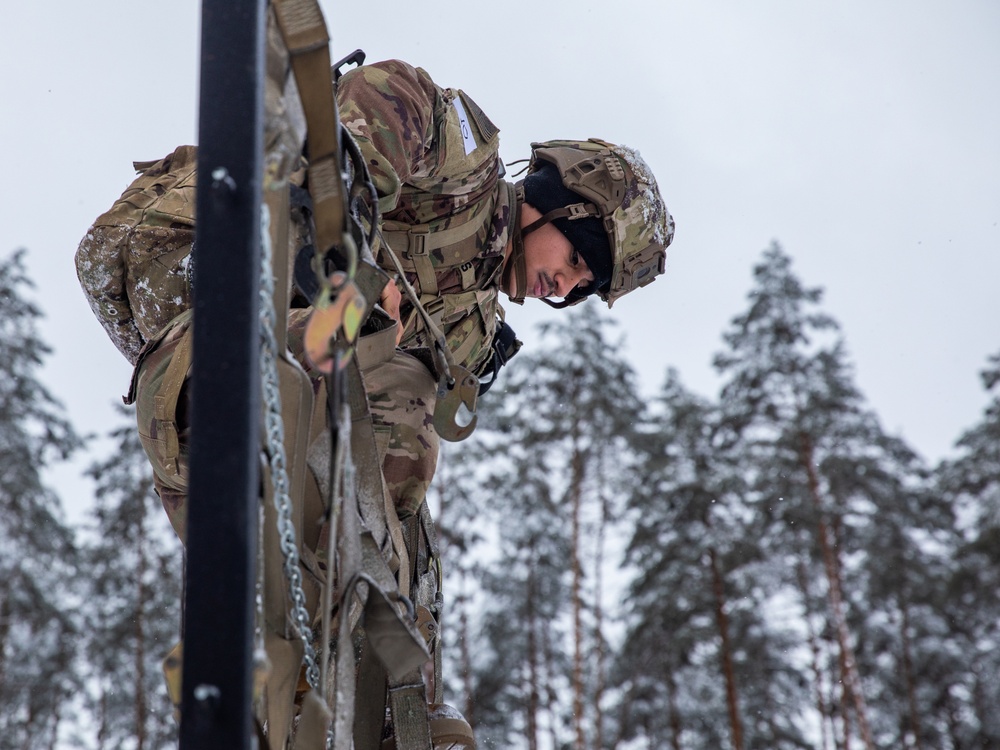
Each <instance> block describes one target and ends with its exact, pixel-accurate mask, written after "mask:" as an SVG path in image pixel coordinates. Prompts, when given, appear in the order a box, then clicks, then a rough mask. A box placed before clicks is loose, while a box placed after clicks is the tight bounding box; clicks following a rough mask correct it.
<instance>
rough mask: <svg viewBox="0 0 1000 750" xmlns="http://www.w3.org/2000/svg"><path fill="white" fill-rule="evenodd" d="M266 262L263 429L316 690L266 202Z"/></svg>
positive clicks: (296, 619)
mask: <svg viewBox="0 0 1000 750" xmlns="http://www.w3.org/2000/svg"><path fill="white" fill-rule="evenodd" d="M260 221H261V261H260V335H261V347H260V375H261V378H260V379H261V389H262V392H263V397H264V406H265V410H264V432H265V436H266V441H267V444H266V449H267V454H268V460H269V462H270V467H271V483H272V486H273V491H274V508H275V510H276V511H277V516H278V519H277V523H278V537H279V540H280V545H281V554H282V557H283V558H284V571H285V578H286V579H287V580H288V594H289V598H290V599H291V604H292V610H291V617H292V622H293V623H294V624H295V626H296V628H297V629H298V631H299V637H300V638H301V639H302V643H303V645H304V646H305V656H304V662H305V666H306V682H308V683H309V687H311V688H312V689H313V690H317V689H319V684H320V680H319V665H318V664H317V663H316V650H315V649H314V648H313V643H312V629H311V627H310V624H309V612H308V610H307V609H306V595H305V592H304V591H303V589H302V571H301V570H299V547H298V543H297V542H296V539H295V525H294V524H293V522H292V499H291V497H290V496H289V482H288V470H287V468H286V467H287V458H286V456H285V428H284V422H283V420H282V418H281V392H280V390H279V387H278V363H277V357H278V351H277V349H278V342H277V339H276V337H275V335H274V326H275V321H276V318H277V315H276V313H275V310H274V275H273V271H272V269H271V231H270V227H271V216H270V212H269V211H268V208H267V206H266V205H264V206H261V220H260Z"/></svg>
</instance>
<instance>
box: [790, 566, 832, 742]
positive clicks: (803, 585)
mask: <svg viewBox="0 0 1000 750" xmlns="http://www.w3.org/2000/svg"><path fill="white" fill-rule="evenodd" d="M797 574H798V579H799V589H800V590H801V591H802V603H803V606H804V607H805V621H806V634H807V636H808V638H809V651H810V654H811V660H812V673H813V689H814V690H815V693H816V710H817V711H818V712H819V731H820V743H821V744H820V749H821V750H829V747H830V745H829V738H828V737H827V726H828V725H829V726H830V728H831V729H832V722H831V721H830V720H831V716H830V710H829V708H828V707H827V705H826V698H825V696H824V695H823V668H822V666H821V663H820V654H821V651H820V647H819V640H818V638H817V636H816V631H815V630H814V629H813V623H812V618H813V612H812V606H811V605H810V603H809V602H810V598H809V576H808V573H807V571H806V566H805V563H803V562H801V561H800V562H799V564H798V569H797Z"/></svg>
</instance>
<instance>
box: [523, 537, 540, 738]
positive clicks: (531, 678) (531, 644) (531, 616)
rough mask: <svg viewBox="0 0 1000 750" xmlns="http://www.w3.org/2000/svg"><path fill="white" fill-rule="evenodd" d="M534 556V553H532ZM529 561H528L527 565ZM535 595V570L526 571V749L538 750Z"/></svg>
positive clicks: (538, 700) (538, 699)
mask: <svg viewBox="0 0 1000 750" xmlns="http://www.w3.org/2000/svg"><path fill="white" fill-rule="evenodd" d="M532 557H534V555H532ZM530 564H531V563H530V562H529V565H530ZM536 596H537V592H536V587H535V571H534V570H532V571H530V572H529V573H528V601H527V610H528V611H527V613H526V614H527V620H528V621H527V622H526V623H525V627H527V629H528V682H529V685H528V717H527V719H528V721H527V724H528V726H527V732H528V750H538V710H539V703H540V693H539V687H538V683H539V675H538V645H537V641H536V636H537V630H538V629H537V625H536V623H535V620H536V619H537V618H536V617H535V597H536Z"/></svg>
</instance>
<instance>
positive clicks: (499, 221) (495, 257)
mask: <svg viewBox="0 0 1000 750" xmlns="http://www.w3.org/2000/svg"><path fill="white" fill-rule="evenodd" d="M338 101H339V105H340V119H341V122H342V123H343V124H344V125H345V126H346V127H347V128H348V129H349V130H350V131H351V133H352V134H353V135H354V138H355V140H356V141H357V142H358V145H359V146H360V147H361V150H362V153H363V154H364V155H365V158H366V160H367V163H368V168H369V170H370V172H371V177H372V180H373V182H374V184H375V188H376V190H377V192H378V195H379V207H380V209H381V211H382V220H383V227H382V229H383V232H382V237H381V240H380V242H379V243H378V245H377V247H376V248H374V250H375V253H376V258H377V260H378V262H379V265H381V266H382V267H383V268H386V269H388V270H390V271H392V270H393V268H394V267H393V264H392V262H391V260H390V259H389V258H388V256H387V250H386V248H385V247H384V245H385V244H386V243H387V244H388V245H389V247H390V248H391V249H392V250H393V251H395V253H396V255H397V256H398V257H399V259H400V261H401V262H402V264H403V267H404V269H405V270H406V275H407V280H408V281H409V282H410V283H411V284H412V285H413V286H414V288H415V289H416V291H417V292H418V294H419V295H420V297H421V302H422V304H423V305H424V307H425V309H427V311H428V312H429V313H430V314H431V315H432V317H434V318H435V319H436V321H439V322H440V325H441V327H442V330H443V331H444V333H445V337H446V338H447V340H448V344H449V347H450V348H451V350H452V352H453V353H454V355H455V358H456V361H458V363H459V364H462V365H463V366H465V367H467V368H469V369H470V370H473V371H474V372H479V371H481V369H482V367H483V365H484V364H485V363H486V362H487V361H488V360H489V359H490V353H491V349H490V345H491V343H492V340H493V336H494V332H495V329H496V322H497V316H498V315H501V316H502V315H503V310H502V308H501V307H500V305H499V303H498V300H497V292H498V290H499V284H500V276H501V273H500V271H501V267H502V266H503V257H504V249H505V247H506V246H507V243H508V240H509V237H510V231H509V229H510V225H511V223H512V221H513V216H514V213H515V211H514V208H515V200H514V196H513V187H512V186H511V185H509V184H507V183H505V182H504V181H503V180H502V179H501V177H502V176H503V164H502V162H501V161H500V158H499V155H498V148H499V138H498V131H497V128H496V127H495V126H494V125H493V123H492V122H490V121H489V119H488V118H487V117H486V115H485V114H483V112H482V110H481V109H480V108H479V107H478V106H477V105H476V103H475V102H474V101H473V100H472V99H471V98H470V97H469V96H468V95H467V94H465V93H464V92H462V91H459V90H457V89H447V88H445V89H443V88H440V87H439V86H437V85H435V83H434V82H433V81H432V80H431V78H430V76H428V74H427V73H426V72H425V71H424V70H422V69H420V68H414V67H413V66H411V65H408V64H406V63H404V62H400V61H398V60H389V61H387V62H381V63H375V64H373V65H366V66H363V67H361V68H357V69H355V70H352V71H351V72H349V73H347V74H346V75H345V76H344V77H343V78H342V79H341V80H340V83H339V87H338ZM470 233H471V236H467V238H466V239H461V237H462V235H470ZM401 317H402V320H403V324H404V338H403V341H402V343H401V346H402V347H403V348H410V347H420V346H427V345H429V343H430V341H429V338H428V335H427V333H426V331H425V330H424V328H423V323H422V321H421V320H420V319H419V317H418V316H417V315H415V313H414V310H413V306H412V304H411V303H410V302H409V301H408V300H407V299H406V297H405V296H404V298H403V304H402V309H401Z"/></svg>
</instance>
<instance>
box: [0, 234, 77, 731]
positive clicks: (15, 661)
mask: <svg viewBox="0 0 1000 750" xmlns="http://www.w3.org/2000/svg"><path fill="white" fill-rule="evenodd" d="M31 286H32V285H31V282H30V280H29V279H28V278H27V276H26V275H25V269H24V254H23V252H16V253H14V254H13V255H12V256H11V257H9V258H7V259H5V260H3V261H0V580H2V581H3V591H2V592H0V748H24V747H37V748H44V747H51V746H52V745H53V744H54V742H55V738H56V736H57V733H58V731H59V728H60V727H59V725H60V722H61V720H62V719H63V718H64V717H63V711H64V710H65V708H66V707H67V706H68V705H69V701H70V698H71V696H73V695H74V694H75V693H76V691H77V690H78V688H79V685H80V681H79V675H78V674H77V672H76V664H75V656H76V645H77V643H78V642H79V637H80V632H79V629H78V627H77V622H76V620H75V613H74V606H75V603H76V601H77V600H76V599H75V594H74V587H75V583H76V578H77V575H78V574H77V569H76V565H77V549H76V546H75V542H74V538H73V533H72V531H71V530H70V529H69V528H68V527H67V525H66V523H65V520H64V513H63V510H62V507H61V504H60V502H59V499H58V498H57V497H56V495H55V494H54V493H53V492H52V491H51V490H50V489H49V488H47V487H46V486H45V485H44V483H43V481H42V473H43V471H44V470H45V468H46V467H47V466H49V465H50V464H51V463H52V462H53V461H56V460H61V459H65V458H66V457H68V456H69V454H70V453H71V452H72V451H73V450H75V449H76V448H78V447H79V446H80V440H79V438H78V437H77V435H76V433H75V432H74V430H73V429H72V427H71V426H70V424H69V422H68V421H67V420H66V418H65V416H64V414H63V408H62V406H61V404H60V403H59V402H58V401H57V400H56V399H55V398H53V396H52V395H51V394H50V393H49V391H48V390H47V389H46V388H45V387H44V386H43V385H42V383H41V382H40V381H39V379H38V370H39V368H40V367H41V365H42V362H43V358H44V357H45V355H46V354H48V353H49V351H50V350H49V348H48V346H47V345H46V344H45V343H44V342H43V341H41V340H40V338H39V333H38V329H37V320H38V318H39V316H40V315H41V313H40V311H39V309H38V308H37V307H36V306H35V304H34V303H32V302H31V301H29V300H28V299H27V298H26V297H25V292H26V290H27V289H30V288H31Z"/></svg>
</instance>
